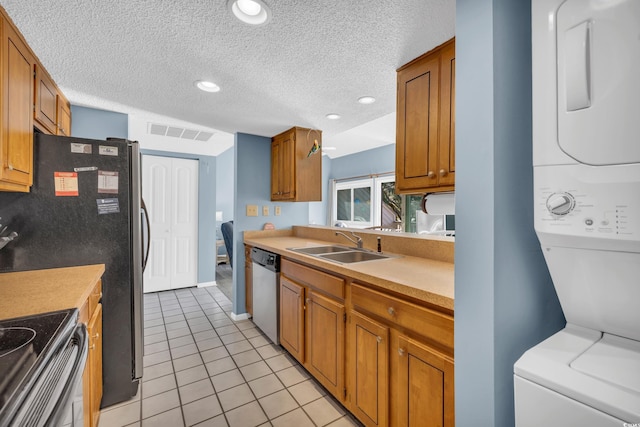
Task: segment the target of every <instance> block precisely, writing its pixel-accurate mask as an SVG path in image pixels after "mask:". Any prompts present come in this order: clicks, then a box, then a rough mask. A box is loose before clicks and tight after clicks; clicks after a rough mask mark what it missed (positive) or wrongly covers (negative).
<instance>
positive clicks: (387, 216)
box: [331, 175, 453, 233]
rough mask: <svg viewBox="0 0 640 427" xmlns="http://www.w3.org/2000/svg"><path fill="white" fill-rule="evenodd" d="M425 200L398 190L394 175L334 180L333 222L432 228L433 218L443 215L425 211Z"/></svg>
mask: <svg viewBox="0 0 640 427" xmlns="http://www.w3.org/2000/svg"><path fill="white" fill-rule="evenodd" d="M421 202H422V196H421V195H405V196H401V195H399V194H396V192H395V176H394V175H382V176H377V177H372V178H367V179H357V180H352V181H341V182H334V184H333V205H332V207H331V208H332V216H331V219H332V221H331V224H332V225H336V223H342V224H344V225H345V226H347V227H353V228H373V227H375V228H381V229H384V230H394V231H404V232H407V233H417V232H419V231H421V232H424V230H425V227H426V229H428V228H429V226H430V222H429V221H430V220H431V221H432V222H433V220H436V219H441V218H442V216H441V215H440V216H438V215H426V214H424V213H423V212H422V207H421ZM451 218H453V216H451ZM449 229H450V228H447V230H449Z"/></svg>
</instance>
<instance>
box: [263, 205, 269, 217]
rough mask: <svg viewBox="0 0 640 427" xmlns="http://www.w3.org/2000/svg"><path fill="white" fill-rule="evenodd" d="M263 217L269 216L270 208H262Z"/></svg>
mask: <svg viewBox="0 0 640 427" xmlns="http://www.w3.org/2000/svg"><path fill="white" fill-rule="evenodd" d="M262 216H269V206H263V207H262Z"/></svg>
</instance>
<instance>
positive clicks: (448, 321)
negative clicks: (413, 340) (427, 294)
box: [351, 283, 453, 351]
mask: <svg viewBox="0 0 640 427" xmlns="http://www.w3.org/2000/svg"><path fill="white" fill-rule="evenodd" d="M351 302H352V304H353V306H354V307H356V308H357V309H359V310H361V311H367V312H370V313H372V314H375V315H377V316H379V317H381V318H383V319H385V320H387V321H389V322H391V323H393V324H395V325H398V326H400V327H402V328H405V329H407V330H409V331H412V332H415V333H417V334H420V335H422V336H424V337H426V338H429V339H430V340H432V341H435V342H436V343H438V344H440V345H442V346H444V347H446V348H447V349H451V351H453V317H451V316H448V315H446V314H443V313H439V312H437V311H435V310H431V309H429V308H426V307H421V306H419V305H417V304H414V303H411V302H408V301H403V300H401V299H399V298H396V297H392V296H390V295H387V294H384V293H382V292H378V291H374V290H372V289H369V288H367V287H364V286H361V285H357V284H355V283H354V284H352V285H351Z"/></svg>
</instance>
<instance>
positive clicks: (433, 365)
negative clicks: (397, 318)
mask: <svg viewBox="0 0 640 427" xmlns="http://www.w3.org/2000/svg"><path fill="white" fill-rule="evenodd" d="M397 357H398V364H397V366H398V368H397V372H396V375H395V376H396V381H397V396H396V398H394V399H392V404H393V405H395V411H394V412H395V413H396V414H397V416H398V418H397V419H398V426H402V427H404V426H408V427H442V426H446V427H453V426H455V421H454V414H455V412H454V407H453V402H454V394H453V366H454V365H453V360H451V359H450V358H449V357H447V356H445V355H443V354H440V353H439V352H437V351H435V350H433V349H431V348H430V347H428V346H427V345H424V344H422V343H420V342H419V341H416V340H413V339H411V338H408V337H406V336H404V335H400V336H399V337H398V351H397Z"/></svg>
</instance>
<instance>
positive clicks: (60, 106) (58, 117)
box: [33, 62, 71, 136]
mask: <svg viewBox="0 0 640 427" xmlns="http://www.w3.org/2000/svg"><path fill="white" fill-rule="evenodd" d="M33 111H34V116H33V118H34V120H35V125H36V127H37V128H38V129H39V130H40V131H42V132H44V133H49V134H52V135H64V136H70V135H71V106H70V105H69V101H68V100H67V98H65V96H64V95H63V94H62V92H61V91H60V90H59V89H58V87H57V86H56V84H55V83H54V82H53V80H52V79H51V77H50V76H49V74H48V73H47V72H46V70H45V69H44V68H43V67H42V65H40V64H39V63H37V62H36V65H35V100H34V109H33Z"/></svg>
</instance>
